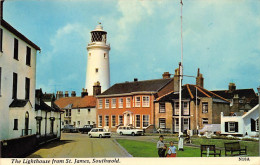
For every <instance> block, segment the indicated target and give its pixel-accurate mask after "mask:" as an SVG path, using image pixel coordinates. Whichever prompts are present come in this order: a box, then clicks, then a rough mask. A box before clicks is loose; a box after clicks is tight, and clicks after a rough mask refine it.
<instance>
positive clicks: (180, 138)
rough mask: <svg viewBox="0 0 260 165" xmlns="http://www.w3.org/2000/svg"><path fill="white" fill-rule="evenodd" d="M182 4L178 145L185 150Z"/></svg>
mask: <svg viewBox="0 0 260 165" xmlns="http://www.w3.org/2000/svg"><path fill="white" fill-rule="evenodd" d="M180 4H181V62H180V65H179V76H180V82H179V144H178V149H179V150H183V138H182V137H181V135H182V131H181V129H182V126H181V124H182V123H181V114H182V102H181V97H182V96H181V94H182V92H181V90H182V79H183V77H182V76H183V66H182V65H183V38H182V6H183V3H182V0H180Z"/></svg>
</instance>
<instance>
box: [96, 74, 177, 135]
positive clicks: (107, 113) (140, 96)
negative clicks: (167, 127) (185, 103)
mask: <svg viewBox="0 0 260 165" xmlns="http://www.w3.org/2000/svg"><path fill="white" fill-rule="evenodd" d="M163 76H164V78H163V79H156V80H146V81H138V80H137V79H135V81H133V82H125V83H118V84H115V85H113V86H112V87H110V88H109V89H108V90H106V91H105V92H103V93H102V94H101V95H98V96H97V106H96V107H97V119H96V121H97V127H105V128H109V130H110V131H116V129H117V127H118V126H119V125H131V126H134V127H136V128H141V129H146V131H148V130H152V129H153V128H154V123H155V118H154V116H155V114H154V103H153V101H154V100H155V99H156V98H158V97H160V96H162V95H164V94H166V93H168V92H170V91H172V90H173V88H174V81H173V78H169V77H170V76H169V74H168V75H167V73H165V74H164V75H163Z"/></svg>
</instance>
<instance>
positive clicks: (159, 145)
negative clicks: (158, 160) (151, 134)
mask: <svg viewBox="0 0 260 165" xmlns="http://www.w3.org/2000/svg"><path fill="white" fill-rule="evenodd" d="M166 148H167V146H166V145H165V144H164V143H163V136H162V135H161V136H160V137H159V141H158V142H157V149H158V155H159V157H165V151H166Z"/></svg>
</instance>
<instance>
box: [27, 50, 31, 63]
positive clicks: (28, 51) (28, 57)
mask: <svg viewBox="0 0 260 165" xmlns="http://www.w3.org/2000/svg"><path fill="white" fill-rule="evenodd" d="M26 65H28V66H31V48H29V47H28V46H27V49H26Z"/></svg>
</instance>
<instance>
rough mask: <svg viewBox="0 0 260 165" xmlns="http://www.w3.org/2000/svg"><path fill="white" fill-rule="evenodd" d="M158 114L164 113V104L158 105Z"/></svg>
mask: <svg viewBox="0 0 260 165" xmlns="http://www.w3.org/2000/svg"><path fill="white" fill-rule="evenodd" d="M159 113H165V103H159Z"/></svg>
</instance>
